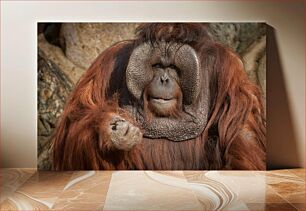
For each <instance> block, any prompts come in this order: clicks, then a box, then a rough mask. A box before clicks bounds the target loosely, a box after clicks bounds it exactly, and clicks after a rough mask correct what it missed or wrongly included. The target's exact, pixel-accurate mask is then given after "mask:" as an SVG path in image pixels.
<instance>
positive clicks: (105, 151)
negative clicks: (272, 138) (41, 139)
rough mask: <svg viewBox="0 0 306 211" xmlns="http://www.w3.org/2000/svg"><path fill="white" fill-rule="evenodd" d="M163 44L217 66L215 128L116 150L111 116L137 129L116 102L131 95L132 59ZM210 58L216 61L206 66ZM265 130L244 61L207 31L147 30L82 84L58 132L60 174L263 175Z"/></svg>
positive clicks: (194, 27) (181, 27)
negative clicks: (146, 45)
mask: <svg viewBox="0 0 306 211" xmlns="http://www.w3.org/2000/svg"><path fill="white" fill-rule="evenodd" d="M161 40H164V41H176V42H181V43H187V44H189V45H190V46H192V47H193V48H194V49H195V50H196V52H197V54H198V56H199V58H200V60H201V62H212V66H213V68H212V69H210V70H209V71H210V72H209V87H210V88H209V89H210V90H209V91H210V95H211V102H210V104H209V119H208V123H207V125H206V127H205V129H204V131H203V132H202V134H201V135H200V136H199V137H197V138H195V139H192V140H187V141H181V142H172V141H169V140H166V139H154V140H152V139H149V138H143V141H142V143H140V144H138V145H136V146H135V147H134V148H133V149H131V150H130V151H123V150H117V149H114V148H113V147H112V145H111V144H110V140H109V137H108V135H107V132H106V130H107V129H106V127H107V124H108V122H109V120H110V118H111V116H112V115H114V114H119V115H121V116H123V117H124V118H125V119H127V120H129V121H130V122H133V123H134V124H135V125H137V123H136V120H135V119H134V118H133V117H131V116H129V115H128V114H127V112H126V111H125V110H124V109H123V108H122V107H121V106H120V105H119V103H118V100H117V99H118V98H120V94H121V93H123V92H126V90H127V89H126V84H125V70H126V67H127V64H128V60H129V56H130V55H131V53H132V51H133V49H134V48H135V46H137V45H139V44H141V43H143V42H147V41H150V42H152V43H154V42H156V41H161ZM208 55H209V56H210V57H211V58H214V59H213V60H207V59H206V57H207V56H208ZM112 93H117V95H114V94H112ZM147 116H150V114H148V113H147ZM265 125H266V123H265V114H264V108H263V103H262V99H261V92H260V89H259V88H258V87H257V86H256V85H254V84H252V83H251V82H250V81H249V79H248V77H247V75H246V73H245V70H244V68H243V64H242V62H241V60H240V59H239V57H238V56H237V55H236V54H235V53H233V52H232V51H231V50H229V49H226V48H225V47H223V46H221V45H220V44H218V43H215V42H214V41H213V40H211V38H210V37H209V35H208V32H207V28H206V26H205V25H203V24H195V23H184V24H178V23H165V24H157V23H154V24H144V25H141V26H140V27H139V28H138V29H137V39H135V40H128V41H123V42H119V43H117V44H115V45H113V46H111V47H109V48H108V49H106V50H105V51H104V52H102V53H101V54H100V55H99V57H98V58H97V59H96V60H95V61H94V62H93V64H92V65H91V67H90V68H89V69H88V70H87V71H86V73H85V74H84V75H83V76H82V78H81V79H80V81H79V83H78V84H77V86H76V88H75V90H74V91H73V93H72V94H71V97H70V99H69V101H68V102H67V105H66V107H65V110H64V112H63V114H62V115H61V118H60V120H59V123H58V125H57V128H56V130H55V132H54V137H53V141H52V143H53V168H54V169H56V170H83V169H84V170H85V169H94V170H99V169H100V170H101V169H155V170H157V169H162V170H179V169H185V170H188V169H253V170H264V169H265V165H266V158H265V156H266V140H265V134H266V129H265Z"/></svg>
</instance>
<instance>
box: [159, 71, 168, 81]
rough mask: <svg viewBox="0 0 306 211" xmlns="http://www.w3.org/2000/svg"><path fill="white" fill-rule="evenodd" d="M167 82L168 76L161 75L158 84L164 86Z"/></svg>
mask: <svg viewBox="0 0 306 211" xmlns="http://www.w3.org/2000/svg"><path fill="white" fill-rule="evenodd" d="M168 81H169V76H168V74H166V73H165V74H164V75H162V76H160V82H161V83H162V84H166V83H168Z"/></svg>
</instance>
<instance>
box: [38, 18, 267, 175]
mask: <svg viewBox="0 0 306 211" xmlns="http://www.w3.org/2000/svg"><path fill="white" fill-rule="evenodd" d="M138 25H139V24H138V23H103V24H100V23H63V24H61V23H39V24H38V61H37V62H38V70H37V71H38V90H37V94H38V118H37V121H38V123H37V125H38V143H37V154H38V169H41V170H50V169H51V163H52V160H51V159H52V156H51V150H50V139H51V136H52V132H53V130H54V128H55V126H56V122H57V121H58V119H59V117H60V115H61V113H62V111H63V108H64V106H65V102H66V100H67V98H68V97H69V93H70V92H71V91H72V90H73V88H74V86H75V84H76V83H77V82H78V80H79V78H80V76H81V75H82V74H83V73H84V72H85V71H86V69H87V68H88V67H89V66H90V64H91V62H92V61H94V59H95V58H96V57H97V56H98V55H99V54H100V53H101V52H102V51H103V50H105V49H106V48H107V47H109V46H111V45H113V44H114V43H116V42H118V41H121V40H126V39H133V38H134V30H135V28H136V27H137V26H138ZM209 28H210V29H211V35H212V36H213V38H214V39H215V40H216V41H218V42H220V43H222V44H223V45H225V46H227V47H229V48H231V49H233V50H234V51H235V52H236V53H238V54H239V55H240V57H241V58H242V61H243V63H244V66H245V69H246V72H247V74H248V76H249V78H250V80H251V81H253V82H254V83H256V84H258V85H259V86H260V87H261V89H262V92H263V97H264V100H265V99H266V25H265V24H264V23H211V24H209Z"/></svg>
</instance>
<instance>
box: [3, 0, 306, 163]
mask: <svg viewBox="0 0 306 211" xmlns="http://www.w3.org/2000/svg"><path fill="white" fill-rule="evenodd" d="M304 11H305V7H304V3H303V1H286V0H283V1H279V2H277V1H270V2H265V1H239V0H238V1H188V2H187V1H186V2H184V1H178V2H175V1H169V2H161V1H156V2H145V1H144V2H141V1H134V2H125V1H121V2H119V1H117V2H106V1H91V2H88V1H84V2H82V1H75V2H73V1H65V2H63V1H41V2H40V1H26V2H19V1H1V163H2V164H1V165H2V167H36V136H37V135H36V134H37V129H36V116H37V114H36V109H37V97H36V96H37V93H36V86H37V85H36V84H37V76H36V72H37V69H36V61H37V56H36V54H37V48H36V47H37V46H36V36H37V32H36V25H37V22H39V21H57V22H65V21H70V22H78V21H79V22H90V21H94V22H135V21H136V22H143V21H148V22H150V21H201V22H234V21H237V22H252V21H261V22H262V21H265V22H266V23H267V24H269V25H270V26H272V27H273V28H274V29H275V36H276V41H277V46H278V49H279V57H280V61H281V65H282V69H283V77H284V80H285V92H286V94H287V96H288V101H289V102H288V103H289V105H288V106H289V112H290V115H291V118H292V124H293V133H294V137H295V138H294V140H281V139H282V137H278V136H277V134H275V136H274V137H276V139H280V140H273V141H272V142H273V143H276V144H274V146H273V148H272V149H269V153H271V154H272V155H273V156H272V157H271V158H269V159H270V161H271V162H272V163H273V164H275V165H287V166H303V165H304V160H305V143H304V140H305V99H304V97H305V22H304ZM268 59H269V57H268ZM267 62H269V60H268V61H267ZM268 71H269V70H268ZM271 80H273V78H272V79H271ZM271 80H270V81H269V80H268V81H267V83H268V84H267V89H269V83H273V81H271ZM273 92H274V91H273ZM269 100H271V99H269V96H268V101H269ZM272 100H273V99H272ZM274 100H275V99H274ZM274 105H276V104H274ZM273 110H274V109H273V108H270V109H269V110H268V111H269V112H273ZM276 110H277V109H276ZM276 115H279V116H281V115H282V113H279V114H276ZM284 121H286V120H284ZM268 123H269V122H268ZM280 124H281V122H280ZM275 131H277V130H275ZM268 132H269V131H268ZM268 141H269V140H268ZM278 141H279V144H277V143H278ZM272 142H271V143H272ZM290 143H294V144H292V145H291V144H290ZM292 146H295V148H296V149H294V150H291V151H290V152H291V153H297V156H298V160H296V159H293V158H292V154H288V153H287V152H288V151H287V149H288V147H289V148H290V147H292Z"/></svg>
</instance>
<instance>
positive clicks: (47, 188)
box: [0, 169, 305, 211]
mask: <svg viewBox="0 0 306 211" xmlns="http://www.w3.org/2000/svg"><path fill="white" fill-rule="evenodd" d="M0 176H1V178H0V179H1V201H0V203H1V210H33V209H36V210H48V209H53V210H277V211H279V210H305V169H291V170H276V171H114V172H111V171H74V172H47V171H44V172H43V171H40V172H38V171H36V170H35V169H1V173H0Z"/></svg>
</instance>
